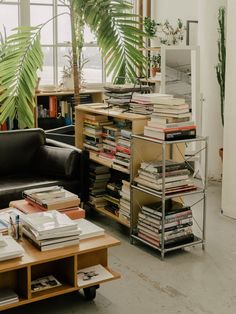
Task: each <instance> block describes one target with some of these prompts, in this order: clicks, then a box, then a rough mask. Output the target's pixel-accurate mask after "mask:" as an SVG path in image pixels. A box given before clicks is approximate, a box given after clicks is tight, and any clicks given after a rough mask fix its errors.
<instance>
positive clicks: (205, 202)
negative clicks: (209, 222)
mask: <svg viewBox="0 0 236 314" xmlns="http://www.w3.org/2000/svg"><path fill="white" fill-rule="evenodd" d="M207 172H208V137H206V138H205V169H204V186H203V189H204V190H203V228H202V249H203V250H205V241H206V206H207Z"/></svg>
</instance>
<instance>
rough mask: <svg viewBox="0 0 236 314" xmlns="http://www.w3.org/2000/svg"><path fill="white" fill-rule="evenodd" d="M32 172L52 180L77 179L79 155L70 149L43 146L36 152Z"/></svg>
mask: <svg viewBox="0 0 236 314" xmlns="http://www.w3.org/2000/svg"><path fill="white" fill-rule="evenodd" d="M35 157H36V158H35V160H34V170H35V172H36V173H37V174H38V175H42V176H47V177H53V178H67V179H70V178H75V177H78V171H79V170H78V165H79V153H78V152H77V151H75V150H73V149H70V148H61V147H53V146H47V145H43V146H40V147H39V149H38V150H37V152H36V156H35Z"/></svg>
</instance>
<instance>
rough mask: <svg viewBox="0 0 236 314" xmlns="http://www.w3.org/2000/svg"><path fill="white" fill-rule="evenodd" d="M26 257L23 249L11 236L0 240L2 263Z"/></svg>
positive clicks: (2, 237)
mask: <svg viewBox="0 0 236 314" xmlns="http://www.w3.org/2000/svg"><path fill="white" fill-rule="evenodd" d="M23 255H24V249H23V247H22V246H21V245H20V244H19V243H17V242H16V241H15V240H14V239H13V238H12V237H11V236H8V235H6V236H1V239H0V261H5V260H8V259H12V258H17V257H21V256H23Z"/></svg>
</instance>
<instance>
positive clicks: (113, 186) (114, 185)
mask: <svg viewBox="0 0 236 314" xmlns="http://www.w3.org/2000/svg"><path fill="white" fill-rule="evenodd" d="M120 190H121V183H120V181H118V180H114V181H112V182H109V183H108V184H107V189H106V193H105V195H104V199H105V200H106V201H107V205H105V206H104V208H105V209H106V210H108V211H109V212H111V213H113V214H114V215H116V216H118V215H119V208H120Z"/></svg>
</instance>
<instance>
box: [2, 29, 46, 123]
mask: <svg viewBox="0 0 236 314" xmlns="http://www.w3.org/2000/svg"><path fill="white" fill-rule="evenodd" d="M42 64H43V54H42V49H41V45H40V28H39V27H20V28H17V29H16V33H15V34H13V35H10V36H8V37H5V39H4V37H3V36H1V44H0V68H1V71H0V104H1V107H0V125H1V124H2V123H3V122H5V120H6V119H7V118H11V119H14V118H17V120H18V123H19V127H20V128H24V127H32V126H33V125H34V115H33V110H32V108H33V107H34V106H35V103H34V94H35V87H36V82H37V79H38V78H37V73H36V72H37V70H38V69H39V68H41V67H42Z"/></svg>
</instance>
